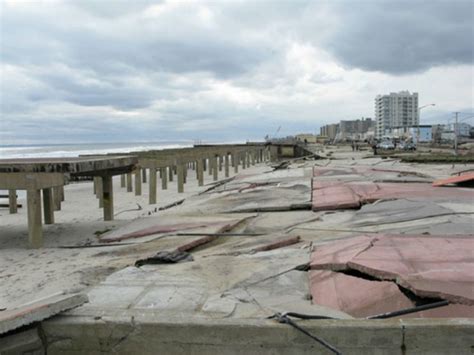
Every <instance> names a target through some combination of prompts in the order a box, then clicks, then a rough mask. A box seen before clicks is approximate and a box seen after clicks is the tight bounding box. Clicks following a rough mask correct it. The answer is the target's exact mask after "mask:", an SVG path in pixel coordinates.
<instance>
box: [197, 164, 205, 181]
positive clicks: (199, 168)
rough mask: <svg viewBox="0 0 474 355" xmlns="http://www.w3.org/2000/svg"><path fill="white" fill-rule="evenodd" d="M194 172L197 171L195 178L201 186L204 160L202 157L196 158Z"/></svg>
mask: <svg viewBox="0 0 474 355" xmlns="http://www.w3.org/2000/svg"><path fill="white" fill-rule="evenodd" d="M196 172H197V173H196V174H197V179H198V185H199V186H203V185H204V160H203V159H198V160H197V166H196Z"/></svg>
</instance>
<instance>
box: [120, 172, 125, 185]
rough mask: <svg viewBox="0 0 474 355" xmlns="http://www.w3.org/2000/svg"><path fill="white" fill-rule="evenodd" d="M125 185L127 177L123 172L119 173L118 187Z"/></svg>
mask: <svg viewBox="0 0 474 355" xmlns="http://www.w3.org/2000/svg"><path fill="white" fill-rule="evenodd" d="M126 186H127V178H126V176H125V174H122V175H120V187H126Z"/></svg>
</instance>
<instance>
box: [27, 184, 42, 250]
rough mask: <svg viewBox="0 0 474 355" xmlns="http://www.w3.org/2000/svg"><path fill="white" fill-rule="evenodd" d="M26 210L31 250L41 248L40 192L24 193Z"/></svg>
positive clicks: (31, 190)
mask: <svg viewBox="0 0 474 355" xmlns="http://www.w3.org/2000/svg"><path fill="white" fill-rule="evenodd" d="M26 199H27V205H28V207H27V209H28V240H29V245H30V247H31V248H40V247H42V246H43V229H42V223H41V190H37V189H30V190H27V191H26Z"/></svg>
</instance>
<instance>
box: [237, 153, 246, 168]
mask: <svg viewBox="0 0 474 355" xmlns="http://www.w3.org/2000/svg"><path fill="white" fill-rule="evenodd" d="M239 160H240V161H241V162H242V169H247V163H246V162H245V152H243V153H240V158H239Z"/></svg>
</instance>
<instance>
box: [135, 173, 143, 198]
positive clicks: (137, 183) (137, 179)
mask: <svg viewBox="0 0 474 355" xmlns="http://www.w3.org/2000/svg"><path fill="white" fill-rule="evenodd" d="M140 172H141V169H140V168H137V169H135V196H141V195H142V179H141V178H142V177H141V174H140Z"/></svg>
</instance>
